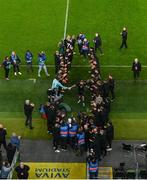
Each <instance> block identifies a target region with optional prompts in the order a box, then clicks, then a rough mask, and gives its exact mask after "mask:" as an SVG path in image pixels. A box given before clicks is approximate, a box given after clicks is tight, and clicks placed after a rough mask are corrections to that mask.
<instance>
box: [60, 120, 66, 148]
mask: <svg viewBox="0 0 147 180" xmlns="http://www.w3.org/2000/svg"><path fill="white" fill-rule="evenodd" d="M67 138H68V124H67V123H66V122H64V121H63V122H62V123H61V125H60V142H61V149H62V150H63V151H66V150H67Z"/></svg>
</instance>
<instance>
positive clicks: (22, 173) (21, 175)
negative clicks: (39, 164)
mask: <svg viewBox="0 0 147 180" xmlns="http://www.w3.org/2000/svg"><path fill="white" fill-rule="evenodd" d="M29 170H30V167H29V166H27V165H25V164H24V163H23V162H20V164H19V166H17V167H16V168H15V171H16V173H17V177H18V179H28V177H29Z"/></svg>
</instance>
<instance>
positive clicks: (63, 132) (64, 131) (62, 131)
mask: <svg viewBox="0 0 147 180" xmlns="http://www.w3.org/2000/svg"><path fill="white" fill-rule="evenodd" d="M60 136H61V137H67V136H68V126H67V125H66V124H65V125H64V126H61V127H60Z"/></svg>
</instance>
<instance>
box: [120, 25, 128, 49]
mask: <svg viewBox="0 0 147 180" xmlns="http://www.w3.org/2000/svg"><path fill="white" fill-rule="evenodd" d="M120 35H121V37H122V43H121V46H120V49H122V48H123V46H125V48H128V46H127V38H128V31H127V28H126V27H124V28H123V30H122V32H121V33H120Z"/></svg>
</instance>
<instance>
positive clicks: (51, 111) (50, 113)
mask: <svg viewBox="0 0 147 180" xmlns="http://www.w3.org/2000/svg"><path fill="white" fill-rule="evenodd" d="M44 110H45V114H46V117H47V131H48V133H49V134H52V131H53V125H54V123H55V119H56V108H55V105H53V104H51V103H49V102H47V103H46V105H45V106H44Z"/></svg>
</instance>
